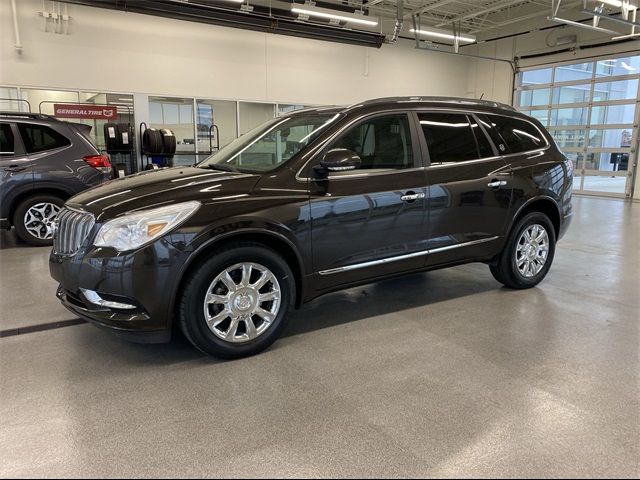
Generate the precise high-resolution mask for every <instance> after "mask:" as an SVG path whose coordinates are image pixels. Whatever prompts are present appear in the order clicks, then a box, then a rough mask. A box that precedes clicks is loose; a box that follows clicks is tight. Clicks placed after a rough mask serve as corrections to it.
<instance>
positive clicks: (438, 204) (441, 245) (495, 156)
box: [417, 110, 512, 265]
mask: <svg viewBox="0 0 640 480" xmlns="http://www.w3.org/2000/svg"><path fill="white" fill-rule="evenodd" d="M417 116H418V121H419V124H420V127H421V128H420V130H421V132H422V134H423V137H424V138H423V140H424V145H425V146H426V150H427V152H428V161H429V165H428V167H427V168H426V181H427V184H428V189H429V195H428V204H427V207H428V212H429V250H430V254H429V258H428V264H429V265H436V264H443V263H451V262H455V261H459V260H465V259H470V258H478V257H485V256H492V255H493V254H495V253H497V249H498V248H499V246H500V240H501V238H500V237H502V236H503V235H504V231H505V227H506V224H507V217H508V214H509V207H510V204H511V194H512V180H511V172H510V169H509V168H508V166H507V164H506V162H505V160H504V159H503V157H502V156H501V155H500V154H499V152H498V150H497V148H496V147H495V146H494V145H493V144H492V143H491V142H490V140H489V138H488V136H487V133H486V131H485V129H484V127H482V126H481V124H480V123H479V121H478V119H477V117H476V116H475V115H473V114H471V113H467V112H452V111H445V110H440V111H421V112H417Z"/></svg>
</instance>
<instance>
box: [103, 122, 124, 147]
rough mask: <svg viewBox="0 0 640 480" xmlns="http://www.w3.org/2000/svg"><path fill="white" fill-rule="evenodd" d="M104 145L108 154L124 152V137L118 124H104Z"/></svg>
mask: <svg viewBox="0 0 640 480" xmlns="http://www.w3.org/2000/svg"><path fill="white" fill-rule="evenodd" d="M104 143H105V146H106V148H107V153H118V152H119V151H120V150H122V135H121V133H120V126H119V125H118V124H117V123H112V122H109V123H105V124H104Z"/></svg>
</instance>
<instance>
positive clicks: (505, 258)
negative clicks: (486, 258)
mask: <svg viewBox="0 0 640 480" xmlns="http://www.w3.org/2000/svg"><path fill="white" fill-rule="evenodd" d="M533 225H540V226H542V227H543V228H544V229H545V230H546V232H547V236H548V241H549V250H548V253H547V257H546V261H545V263H544V265H543V266H542V269H541V270H540V271H539V272H538V273H536V274H535V275H533V276H530V277H526V276H524V275H523V274H522V273H521V272H520V270H519V269H518V266H517V265H516V263H517V262H516V250H517V248H518V242H519V240H520V237H521V236H522V234H523V233H524V232H525V230H527V229H528V228H529V227H531V226H533ZM555 250H556V233H555V229H554V227H553V224H552V223H551V220H549V217H547V216H546V215H545V214H544V213H541V212H531V213H528V214H527V215H525V216H524V217H522V218H521V219H520V220H518V222H517V223H516V224H515V225H514V227H513V228H512V230H511V233H510V234H509V238H508V239H507V243H506V245H505V247H504V249H503V250H502V252H501V253H500V255H499V256H498V258H497V259H496V260H495V261H494V262H493V263H491V264H490V265H489V268H490V269H491V273H492V274H493V277H494V278H495V279H496V280H497V281H498V282H500V283H502V284H503V285H504V286H505V287H508V288H514V289H524V288H532V287H535V286H536V285H538V284H539V283H540V282H541V281H542V280H543V279H544V277H545V276H546V275H547V273H548V272H549V269H550V268H551V264H552V263H553V257H554V255H555Z"/></svg>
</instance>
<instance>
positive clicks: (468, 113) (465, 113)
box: [414, 108, 500, 167]
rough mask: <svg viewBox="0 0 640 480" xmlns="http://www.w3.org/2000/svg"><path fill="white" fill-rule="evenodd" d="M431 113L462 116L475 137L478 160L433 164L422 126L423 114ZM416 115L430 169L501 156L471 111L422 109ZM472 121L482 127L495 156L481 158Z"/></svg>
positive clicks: (415, 112) (482, 129) (482, 127)
mask: <svg viewBox="0 0 640 480" xmlns="http://www.w3.org/2000/svg"><path fill="white" fill-rule="evenodd" d="M429 113H435V114H452V115H462V116H464V117H465V118H466V119H467V122H468V123H469V130H470V131H471V136H472V137H473V141H474V144H475V146H476V154H477V155H478V157H477V158H472V159H468V160H460V161H450V162H437V163H433V162H432V160H431V152H430V149H429V145H428V143H427V139H426V137H425V135H424V131H423V130H422V125H421V124H420V115H421V114H429ZM414 114H415V121H416V126H417V129H418V134H419V135H420V140H421V145H422V146H423V150H424V151H425V152H426V154H425V157H427V158H428V165H427V166H429V167H440V166H445V165H460V164H464V163H468V162H477V161H479V160H487V159H495V158H497V157H499V156H500V155H499V154H498V150H497V148H496V146H495V145H494V143H493V141H492V140H491V138H490V136H489V135H488V133H487V132H486V131H485V128H484V126H483V125H482V122H481V121H480V119H479V118H478V117H477V115H476V114H475V113H474V112H471V111H467V110H453V109H451V110H449V109H435V108H424V109H423V108H421V109H418V110H415V111H414ZM471 119H473V121H475V122H476V123H477V124H478V126H479V127H480V129H481V131H482V134H483V135H484V137H485V139H486V140H487V141H488V142H489V145H490V146H491V150H492V152H493V155H492V156H490V157H481V156H480V145H479V144H478V139H477V138H476V134H475V132H474V131H473V128H472V126H471Z"/></svg>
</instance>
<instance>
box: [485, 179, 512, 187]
mask: <svg viewBox="0 0 640 480" xmlns="http://www.w3.org/2000/svg"><path fill="white" fill-rule="evenodd" d="M506 184H507V181H506V180H493V181H492V182H489V183H487V187H491V188H498V187H504V186H505V185H506Z"/></svg>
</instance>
